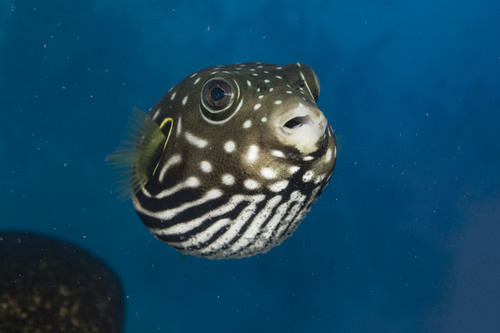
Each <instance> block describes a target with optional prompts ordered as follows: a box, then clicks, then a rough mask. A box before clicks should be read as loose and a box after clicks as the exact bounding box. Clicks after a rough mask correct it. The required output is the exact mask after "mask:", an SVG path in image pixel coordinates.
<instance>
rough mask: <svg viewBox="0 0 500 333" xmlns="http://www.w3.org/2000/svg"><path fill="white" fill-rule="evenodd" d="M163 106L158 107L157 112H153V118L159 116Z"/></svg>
mask: <svg viewBox="0 0 500 333" xmlns="http://www.w3.org/2000/svg"><path fill="white" fill-rule="evenodd" d="M160 111H161V108H158V109H156V111H155V113H154V114H153V117H151V119H153V120H156V118H158V116H159V115H160Z"/></svg>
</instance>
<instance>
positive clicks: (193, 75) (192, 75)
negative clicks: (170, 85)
mask: <svg viewBox="0 0 500 333" xmlns="http://www.w3.org/2000/svg"><path fill="white" fill-rule="evenodd" d="M196 75H198V72H196V73H193V74H191V76H190V77H189V78H193V77H195V76H196Z"/></svg>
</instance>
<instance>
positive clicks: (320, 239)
mask: <svg viewBox="0 0 500 333" xmlns="http://www.w3.org/2000/svg"><path fill="white" fill-rule="evenodd" d="M499 13H500V2H499V1H477V0H463V1H455V0H454V1H451V0H432V1H431V0H419V1H390V0H373V1H361V0H353V1H314V0H312V1H307V2H306V1H279V0H276V1H267V0H258V1H251V2H243V1H222V0H220V1H183V2H172V1H151V0H146V1H117V0H86V1H79V0H76V1H62V0H60V1H59V0H55V1H34V0H26V1H14V0H0V110H1V112H2V113H1V115H2V121H0V161H1V163H0V172H1V176H0V182H1V186H0V203H1V206H0V229H2V230H10V229H15V230H19V229H22V230H33V231H39V232H42V233H44V234H47V235H52V236H57V237H60V238H63V239H66V240H70V241H72V242H74V243H76V244H78V245H80V246H82V247H84V248H85V249H88V250H89V251H91V252H92V253H94V254H96V255H97V256H99V257H101V258H103V259H104V260H106V261H107V262H108V263H109V264H110V265H111V267H112V268H113V269H114V270H115V271H116V272H117V273H118V274H119V275H120V277H121V279H122V281H123V286H124V289H125V295H126V301H127V303H126V323H125V324H126V332H127V333H142V332H207V333H208V332H243V333H244V332H451V331H454V332H472V331H475V332H500V319H499V318H500V317H499V316H498V313H499V311H500V194H499V191H498V189H499V186H500V176H499V171H500V151H499V142H500V134H499V132H500V126H499V123H500V16H499ZM246 61H265V62H271V63H277V64H288V63H291V62H296V61H300V62H304V63H306V64H308V65H309V66H311V67H312V68H313V69H314V70H315V71H316V73H317V74H318V76H319V78H320V81H321V84H322V86H321V96H320V99H319V106H320V108H321V109H322V110H323V111H324V113H325V114H326V116H327V118H328V119H329V121H330V124H331V125H332V127H333V128H334V130H335V133H336V135H337V139H338V143H339V148H340V149H339V153H338V160H337V167H336V170H335V172H334V176H333V178H332V181H331V184H330V185H329V187H328V188H327V189H326V191H325V192H324V194H323V195H322V197H321V198H320V199H319V200H318V202H317V203H316V204H315V205H313V209H312V211H311V212H310V213H309V214H308V216H307V218H306V219H305V220H304V222H303V223H302V224H301V225H300V227H299V228H298V230H297V231H296V232H295V234H294V235H293V236H292V237H291V238H289V239H288V240H286V241H285V242H284V243H283V244H282V245H281V246H279V247H277V248H274V249H273V250H271V252H269V253H267V254H264V255H258V256H255V257H252V258H248V259H241V260H224V261H211V260H206V259H199V258H194V257H190V256H186V257H185V258H182V257H181V255H180V254H179V253H178V252H175V251H174V250H172V249H171V248H170V247H168V246H167V245H165V244H163V243H161V242H159V241H157V240H155V239H154V238H153V237H152V236H151V234H150V233H149V232H148V231H147V229H146V228H145V227H144V226H143V225H142V223H141V222H140V220H139V219H138V217H137V216H136V214H135V212H134V210H133V208H132V205H131V203H130V202H123V201H120V200H119V199H117V198H116V195H115V193H114V191H113V190H114V189H115V184H114V183H113V178H112V175H111V172H110V170H109V169H108V167H107V166H106V164H105V162H104V159H105V156H106V155H107V154H109V153H110V152H112V151H113V150H114V149H115V147H116V145H117V144H118V143H119V141H120V138H121V136H122V134H123V132H124V129H125V127H126V124H127V121H128V117H129V114H130V111H131V110H132V108H133V107H139V108H142V109H144V110H147V109H148V108H149V107H151V106H152V105H153V104H154V103H155V102H156V101H157V100H158V99H159V98H160V97H161V96H162V95H163V94H164V93H165V92H166V91H167V90H168V89H169V88H170V87H171V86H173V85H175V84H176V83H177V82H178V81H180V80H181V79H182V78H184V77H185V76H187V75H188V74H190V73H192V72H194V71H196V70H197V69H200V68H204V67H208V66H213V65H218V64H229V63H235V62H246Z"/></svg>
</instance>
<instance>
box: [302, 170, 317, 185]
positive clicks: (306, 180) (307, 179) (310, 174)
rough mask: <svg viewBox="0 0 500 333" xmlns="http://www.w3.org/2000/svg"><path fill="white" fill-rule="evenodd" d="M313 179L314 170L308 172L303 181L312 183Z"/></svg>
mask: <svg viewBox="0 0 500 333" xmlns="http://www.w3.org/2000/svg"><path fill="white" fill-rule="evenodd" d="M313 177H314V172H313V171H312V170H307V171H306V172H305V173H304V175H303V176H302V181H303V182H305V183H307V182H310V181H311V179H312V178H313Z"/></svg>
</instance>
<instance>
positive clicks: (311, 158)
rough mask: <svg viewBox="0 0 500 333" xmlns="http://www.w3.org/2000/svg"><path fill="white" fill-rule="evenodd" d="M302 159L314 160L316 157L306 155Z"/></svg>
mask: <svg viewBox="0 0 500 333" xmlns="http://www.w3.org/2000/svg"><path fill="white" fill-rule="evenodd" d="M302 160H303V161H312V160H314V157H312V156H306V157H304V158H303V159H302Z"/></svg>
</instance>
